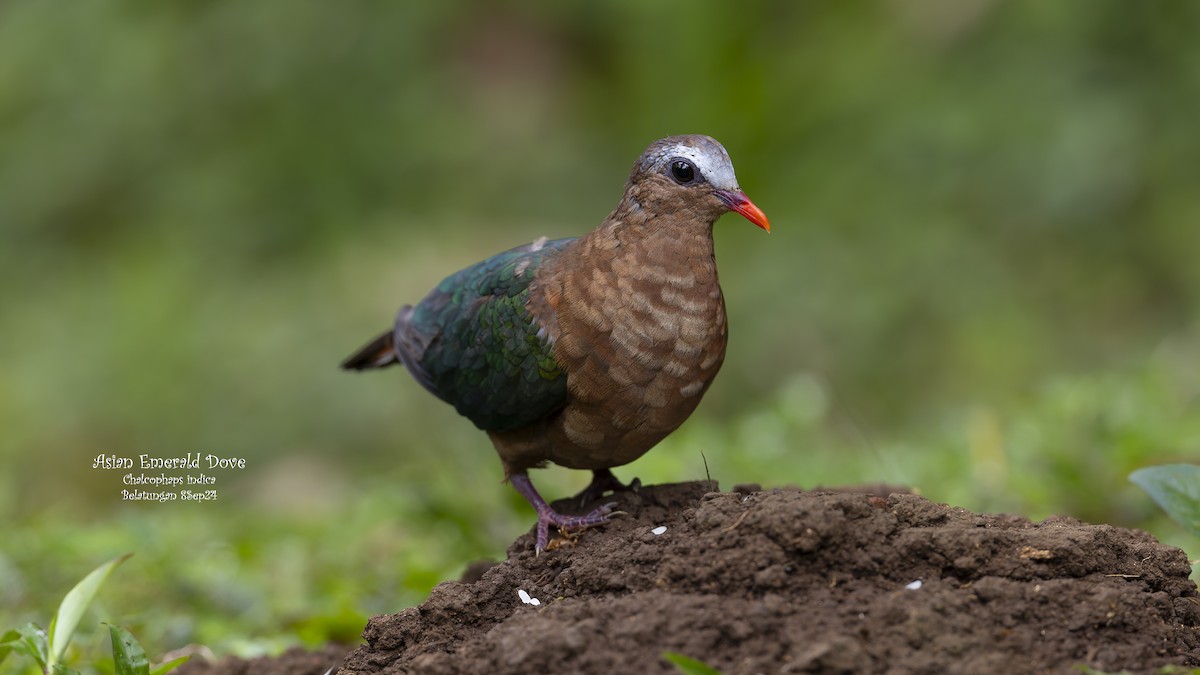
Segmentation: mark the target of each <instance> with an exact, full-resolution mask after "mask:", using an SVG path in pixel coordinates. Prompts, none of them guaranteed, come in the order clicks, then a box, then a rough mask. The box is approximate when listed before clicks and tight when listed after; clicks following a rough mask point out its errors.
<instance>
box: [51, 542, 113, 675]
mask: <svg viewBox="0 0 1200 675" xmlns="http://www.w3.org/2000/svg"><path fill="white" fill-rule="evenodd" d="M131 555H133V554H132V553H126V554H125V555H123V556H121V557H119V558H113V559H112V560H109V561H108V562H106V563H104V564H103V565H101V566H99V567H97V568H96V569H94V570H92V572H91V574H89V575H87V576H86V577H84V578H83V581H80V582H79V583H77V584H75V588H72V589H71V590H70V592H68V593H67V596H66V597H65V598H63V601H62V604H60V605H59V606H58V613H57V614H55V615H54V620H53V621H51V622H50V657H49V658H48V659H47V661H46V665H47V666H49V667H53V666H54V664H56V663H58V662H59V661H60V660H61V659H62V656H63V654H64V653H66V651H67V645H69V644H70V643H71V636H72V635H73V634H74V633H75V628H77V627H78V626H79V620H80V619H82V618H83V613H84V612H85V611H87V608H88V605H90V604H92V599H93V598H95V597H96V593H97V592H98V591H99V590H100V586H102V585H103V584H104V580H105V579H107V578H108V575H109V574H110V573H112V571H113V568H115V567H116V566H117V565H120V564H121V563H123V562H125V561H126V560H128V559H129V556H131Z"/></svg>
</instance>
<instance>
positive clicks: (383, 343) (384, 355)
mask: <svg viewBox="0 0 1200 675" xmlns="http://www.w3.org/2000/svg"><path fill="white" fill-rule="evenodd" d="M392 335H393V332H392V331H390V330H389V331H388V332H386V333H384V334H382V335H380V336H379V337H377V338H375V339H374V340H371V341H370V342H368V343H367V344H366V345H365V346H364V347H363V348H362V349H360V350H358V351H356V352H354V353H353V354H351V355H350V356H349V358H347V359H346V360H345V361H342V369H343V370H371V369H374V368H387V367H388V366H390V365H393V364H396V363H400V359H399V357H397V356H396V349H395V343H394V341H393V340H394V338H393V337H392Z"/></svg>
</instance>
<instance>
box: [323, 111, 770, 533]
mask: <svg viewBox="0 0 1200 675" xmlns="http://www.w3.org/2000/svg"><path fill="white" fill-rule="evenodd" d="M727 212H734V213H738V214H740V215H741V216H743V217H745V218H746V219H747V220H749V221H750V222H751V223H753V224H755V225H757V226H759V227H760V228H762V229H764V230H766V231H767V232H770V231H771V225H770V221H769V220H768V219H767V216H766V214H765V213H763V211H762V210H761V209H760V208H759V207H758V206H756V205H755V204H754V203H753V202H752V201H750V199H749V198H748V197H747V196H746V194H745V193H744V192H743V191H742V189H741V187H740V186H739V185H738V181H737V177H736V176H735V174H734V170H733V163H732V162H731V161H730V159H729V154H728V152H726V150H725V148H724V147H723V146H722V145H721V144H720V143H719V142H717V141H716V140H715V139H713V138H711V137H709V136H704V135H697V134H689V135H679V136H670V137H667V138H663V139H660V140H657V141H654V142H653V143H651V144H650V145H649V147H647V148H646V150H645V152H643V153H642V155H641V156H640V157H639V158H638V159H637V161H636V162H634V165H633V170H632V171H631V172H630V174H629V178H628V180H627V181H626V183H625V191H624V194H623V195H622V197H621V200H620V202H618V204H617V206H616V208H615V209H613V211H612V213H610V214H609V215H608V217H607V218H605V219H604V220H603V221H602V222H601V223H600V224H599V226H597V227H596V228H595V229H593V230H592V231H591V232H589V233H587V234H585V235H583V236H580V237H575V238H564V239H555V240H548V239H547V238H546V237H542V238H540V239H538V240H536V241H534V242H532V243H530V244H526V245H524V246H519V247H516V248H513V249H510V250H508V251H505V252H503V253H499V254H497V255H494V256H492V257H490V258H488V259H486V260H483V261H482V262H479V263H476V264H474V265H471V266H470V267H467V268H465V269H463V270H461V271H459V272H456V273H454V274H451V275H450V276H448V277H446V278H445V279H444V280H442V281H441V283H439V284H438V285H437V286H436V287H435V288H434V289H433V290H432V291H430V292H429V294H428V295H426V296H425V298H424V299H422V300H421V301H420V302H418V303H417V304H416V305H404V306H403V307H401V308H400V310H399V312H398V313H397V315H396V319H395V323H394V325H393V327H392V328H391V329H390V330H387V331H385V332H383V333H382V334H380V335H379V336H378V337H376V338H375V339H373V340H371V341H370V342H368V343H367V344H366V345H364V346H363V347H362V348H361V349H359V350H358V351H356V352H354V354H352V355H351V356H350V357H348V358H346V359H345V360H344V361H343V362H342V364H341V367H342V368H343V369H346V370H351V371H365V370H374V369H380V368H386V367H389V366H393V365H397V364H401V365H403V366H404V367H405V369H407V371H408V372H409V373H410V374H411V376H412V377H413V379H415V380H416V381H417V382H418V383H419V384H420V385H421V386H422V387H424V388H425V389H426V390H428V391H429V392H430V393H432V394H433V395H434V396H436V397H438V398H439V399H441V400H443V401H445V402H447V403H449V404H451V405H453V406H454V408H455V410H457V411H458V413H459V414H461V415H462V416H464V417H466V418H467V419H469V420H470V421H471V422H473V423H474V424H475V426H476V427H478V428H479V429H481V430H483V431H484V432H486V433H487V435H488V437H489V438H490V439H491V442H492V445H493V446H494V447H495V449H496V452H497V453H498V454H499V456H500V462H501V464H502V466H503V469H504V475H505V478H506V479H507V481H508V482H509V483H510V484H511V485H512V486H513V487H514V488H515V489H516V490H517V492H519V493H520V494H521V496H522V497H524V498H525V500H526V501H528V502H529V503H530V505H531V506H533V508H534V510H535V511H536V512H537V526H536V543H535V554H536V555H540V554H541V553H542V551H543V550H545V549H546V548H547V546H548V545H549V533H550V528H551V527H554V528H557V530H558V531H559V532H560V533H564V532H573V531H577V530H584V529H587V528H591V527H596V526H599V525H604V524H607V523H608V522H609V521H610V519H611V518H612V517H613V516H614V515H616V514H617V513H619V512H616V511H614V507H615V506H616V504H615V503H614V502H609V503H606V504H603V505H601V506H598V507H596V508H595V509H593V510H592V511H590V512H588V513H586V514H583V515H566V514H562V513H559V512H558V511H556V510H554V509H553V508H552V507H551V506H550V505H549V504H548V503H547V502H546V500H545V499H543V498H542V496H541V495H540V494H539V493H538V491H537V489H536V488H535V487H534V485H533V483H532V481H531V480H530V478H529V470H530V469H534V468H541V467H544V466H545V465H546V464H547V463H553V464H557V465H559V466H563V467H567V468H570V469H580V470H590V471H592V481H591V483H590V484H589V485H588V487H587V488H586V489H585V490H584V491H583V493H581V496H582V497H583V498H584V500H585V501H586V500H587V499H590V498H593V497H596V498H598V497H601V496H603V495H604V494H606V493H607V492H609V491H619V490H624V489H628V488H630V487H636V484H637V481H636V479H635V480H634V481H632V482H631V483H630V485H625V484H623V483H621V482H620V481H619V480H618V479H617V478H616V476H614V475H613V473H612V471H611V469H612V468H614V467H618V466H623V465H625V464H628V463H630V462H632V461H633V460H635V459H637V458H639V457H641V456H642V455H643V454H644V453H646V452H647V451H648V450H650V449H651V448H652V447H654V446H655V445H656V444H657V443H658V442H659V441H661V440H662V439H664V438H666V436H667V435H668V434H670V433H671V432H673V431H675V430H676V429H677V428H678V427H679V426H680V425H681V424H683V422H684V421H685V420H686V419H687V418H688V417H689V416H690V415H691V414H692V412H693V411H694V410H695V409H696V406H697V404H699V403H700V399H701V397H702V396H703V395H704V393H705V392H706V391H707V390H708V388H709V385H710V384H712V382H713V378H715V377H716V375H717V371H718V370H719V369H720V368H721V364H722V363H723V362H724V359H725V348H726V344H727V335H728V328H727V318H726V313H725V302H724V298H723V296H722V293H721V287H720V285H719V283H718V279H717V266H716V258H715V255H714V245H713V236H712V233H713V225H714V223H715V222H716V220H717V219H718V218H719V217H720V216H721V215H723V214H725V213H727Z"/></svg>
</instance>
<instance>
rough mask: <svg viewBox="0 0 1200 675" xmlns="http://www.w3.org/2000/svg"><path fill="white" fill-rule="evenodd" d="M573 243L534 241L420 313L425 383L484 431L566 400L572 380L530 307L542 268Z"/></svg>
mask: <svg viewBox="0 0 1200 675" xmlns="http://www.w3.org/2000/svg"><path fill="white" fill-rule="evenodd" d="M572 241H574V240H573V239H559V240H556V241H550V242H545V243H544V244H542V245H541V246H537V245H536V244H530V245H527V246H521V247H518V248H514V249H512V250H510V251H505V252H504V253H500V254H498V255H495V256H492V257H491V258H488V259H487V260H484V261H483V262H481V263H478V264H476V265H472V266H471V267H468V268H466V269H464V270H462V271H461V272H458V273H456V274H453V275H451V276H449V277H447V278H446V279H445V280H443V281H442V283H440V284H438V286H437V288H435V289H434V290H433V291H432V292H431V293H430V294H429V295H428V296H426V297H425V299H424V300H422V301H421V302H420V304H418V305H417V306H416V307H414V308H413V312H412V315H411V317H410V318H409V319H408V322H407V327H406V328H404V327H398V330H405V329H406V330H408V331H411V332H413V333H415V334H416V335H417V336H419V339H418V340H417V342H419V343H420V344H423V345H425V348H424V351H423V353H421V354H412V355H411V356H412V357H415V358H413V359H412V361H414V362H415V364H416V365H417V370H419V371H420V372H418V373H414V374H417V376H418V378H417V379H418V380H422V384H424V385H425V386H426V387H427V388H428V389H429V390H430V391H432V392H433V393H434V394H436V395H437V396H438V397H439V398H441V399H442V400H444V401H446V402H448V403H450V404H452V405H453V406H454V407H455V409H456V410H458V412H459V413H460V414H462V415H463V416H465V417H467V418H469V419H470V420H471V421H472V422H474V423H475V425H476V426H478V427H479V428H480V429H485V430H489V431H503V430H507V429H516V428H520V427H523V426H527V425H529V424H532V423H533V422H535V421H537V420H538V419H540V418H542V417H544V416H545V415H547V414H549V413H550V412H553V411H554V410H555V409H557V408H559V407H561V406H562V405H563V404H564V403H565V401H566V394H567V378H566V374H565V373H563V372H562V371H561V370H559V367H558V364H557V363H556V362H555V361H554V357H553V356H552V354H551V350H550V344H549V342H548V341H547V339H546V338H545V337H544V336H545V331H543V330H541V329H542V327H541V326H539V325H538V324H537V322H536V321H534V318H533V316H531V315H530V313H529V310H528V309H526V302H527V301H528V299H529V284H530V282H531V281H532V280H533V277H534V275H535V274H536V273H537V270H538V268H539V267H540V266H541V265H542V264H543V263H545V262H546V261H547V260H550V259H551V258H553V257H554V256H557V255H558V254H559V252H560V251H561V250H562V249H563V248H564V247H565V246H567V245H568V244H570V243H571V242H572Z"/></svg>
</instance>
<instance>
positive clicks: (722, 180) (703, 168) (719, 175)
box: [664, 144, 741, 191]
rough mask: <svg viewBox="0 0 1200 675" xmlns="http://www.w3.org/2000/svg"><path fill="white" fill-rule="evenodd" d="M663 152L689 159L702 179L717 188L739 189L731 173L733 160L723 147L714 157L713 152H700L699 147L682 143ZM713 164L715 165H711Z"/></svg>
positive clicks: (670, 155) (670, 156)
mask: <svg viewBox="0 0 1200 675" xmlns="http://www.w3.org/2000/svg"><path fill="white" fill-rule="evenodd" d="M664 154H666V156H667V158H668V159H670V158H672V157H682V158H684V159H688V160H691V162H692V164H694V165H695V166H696V168H697V169H698V170H699V171H700V175H702V176H704V180H706V181H708V183H709V185H712V186H713V187H715V188H717V189H718V190H738V191H740V190H741V188H739V187H738V182H737V176H735V175H734V173H733V162H731V161H730V160H729V155H728V154H727V153H725V152H724V149H723V148H722V152H721V154H720V155H719V156H716V157H714V156H713V153H706V152H702V151H701V150H700V149H699V148H693V147H692V146H690V145H682V144H681V145H675V146H672V147H671V148H670V149H669V150H668V151H667V152H666V153H664ZM714 164H715V165H716V166H713V165H714Z"/></svg>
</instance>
